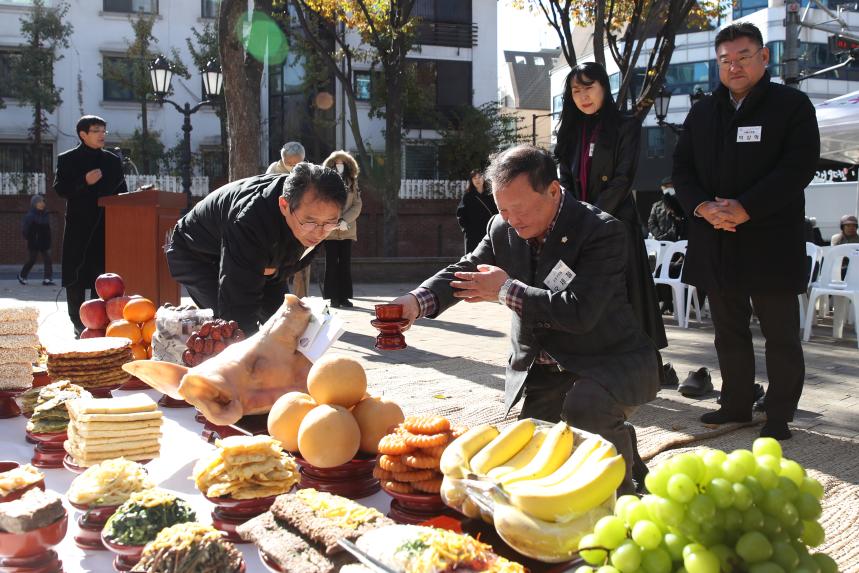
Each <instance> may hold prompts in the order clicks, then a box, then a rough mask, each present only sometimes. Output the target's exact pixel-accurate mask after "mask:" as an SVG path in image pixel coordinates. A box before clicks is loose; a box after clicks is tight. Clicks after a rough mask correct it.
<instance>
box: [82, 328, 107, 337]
mask: <svg viewBox="0 0 859 573" xmlns="http://www.w3.org/2000/svg"><path fill="white" fill-rule="evenodd" d="M103 336H104V329H103V328H84V329H83V331H82V332H81V338H102V337H103Z"/></svg>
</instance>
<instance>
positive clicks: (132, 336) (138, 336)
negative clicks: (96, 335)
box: [105, 319, 143, 344]
mask: <svg viewBox="0 0 859 573" xmlns="http://www.w3.org/2000/svg"><path fill="white" fill-rule="evenodd" d="M105 335H107V336H113V337H119V338H122V337H124V338H127V339H129V340H131V344H137V343H138V342H140V341H141V340H143V333H142V332H140V327H139V326H137V325H136V324H134V323H133V322H129V321H127V320H123V319H120V320H114V321H113V322H111V323H110V324H108V325H107V330H105Z"/></svg>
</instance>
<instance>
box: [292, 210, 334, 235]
mask: <svg viewBox="0 0 859 573" xmlns="http://www.w3.org/2000/svg"><path fill="white" fill-rule="evenodd" d="M293 213H295V211H293ZM295 220H296V221H298V225H299V226H300V227H301V230H302V231H304V232H305V233H315V232H316V231H318V230H319V229H322V230H323V231H324V232H326V233H330V232H331V231H333V230H334V229H336V228H337V227H338V226H339V225H340V223H339V222H337V223H312V222H310V221H308V222H306V223H305V222H303V221H302V220H301V219H299V218H298V217H296V218H295Z"/></svg>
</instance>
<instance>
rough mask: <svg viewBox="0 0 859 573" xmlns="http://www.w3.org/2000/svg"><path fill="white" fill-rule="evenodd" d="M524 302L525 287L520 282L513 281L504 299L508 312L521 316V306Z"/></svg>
mask: <svg viewBox="0 0 859 573" xmlns="http://www.w3.org/2000/svg"><path fill="white" fill-rule="evenodd" d="M524 302H525V285H524V284H522V283H521V282H520V281H516V280H514V281H513V282H511V283H510V288H509V289H508V290H507V297H506V298H505V299H504V304H506V305H507V306H508V307H509V308H510V310H512V311H513V312H515V313H516V314H517V315H519V316H522V304H523V303H524Z"/></svg>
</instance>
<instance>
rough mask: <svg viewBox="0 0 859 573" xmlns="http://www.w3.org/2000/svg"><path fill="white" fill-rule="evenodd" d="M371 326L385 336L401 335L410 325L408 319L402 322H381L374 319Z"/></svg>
mask: <svg viewBox="0 0 859 573" xmlns="http://www.w3.org/2000/svg"><path fill="white" fill-rule="evenodd" d="M370 325H371V326H372V327H373V328H375V329H376V330H378V331H379V332H381V333H383V334H400V332H401V331H402V330H403V329H404V328H405V327H407V326H408V325H409V321H408V319H406V318H403V319H402V320H379V319H377V318H374V319H373V320H371V321H370Z"/></svg>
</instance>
